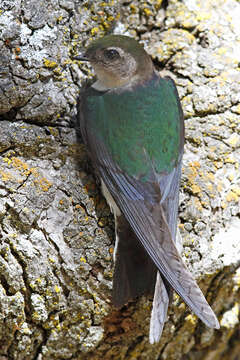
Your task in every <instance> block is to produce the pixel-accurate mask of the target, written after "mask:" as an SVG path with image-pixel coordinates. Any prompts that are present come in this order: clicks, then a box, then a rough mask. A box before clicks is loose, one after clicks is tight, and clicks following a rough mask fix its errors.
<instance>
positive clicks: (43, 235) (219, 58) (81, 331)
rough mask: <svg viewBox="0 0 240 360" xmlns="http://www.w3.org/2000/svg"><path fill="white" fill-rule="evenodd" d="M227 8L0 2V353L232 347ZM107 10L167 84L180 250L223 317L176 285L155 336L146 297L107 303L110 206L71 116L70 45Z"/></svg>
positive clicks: (234, 239)
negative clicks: (180, 155) (178, 169)
mask: <svg viewBox="0 0 240 360" xmlns="http://www.w3.org/2000/svg"><path fill="white" fill-rule="evenodd" d="M119 11H120V19H119V15H118V12H119ZM239 16H240V3H239V1H237V0H211V1H210V0H209V1H204V0H201V1H199V2H196V1H195V0H183V1H177V0H169V1H163V2H162V1H157V0H156V1H151V2H150V1H149V2H146V1H142V0H139V1H131V2H123V3H122V4H121V7H119V6H118V5H117V2H115V1H114V0H113V1H109V2H100V1H98V2H92V1H77V0H75V1H68V0H59V1H57V0H48V1H36V0H31V1H30V0H22V1H20V0H14V1H13V0H3V1H2V2H1V3H0V48H1V53H0V116H1V117H0V155H1V158H0V359H10V360H12V359H19V360H20V359H31V360H32V359H38V360H40V359H42V360H50V359H70V358H71V359H83V360H84V359H96V360H98V359H149V360H151V359H152V360H155V359H168V360H171V359H172V360H178V359H179V360H180V359H181V360H193V359H194V360H197V359H201V360H211V359H214V360H225V359H228V360H237V359H239V352H240V345H239V303H240V290H239V288H240V267H239V265H240V241H239V239H240V210H239V209H240V207H239V205H240V177H239V164H240V134H239V132H240V71H239V70H240V69H239V48H240V40H239V39H240V27H239ZM115 20H117V22H116V27H115V32H116V33H119V32H120V33H126V34H128V35H131V36H135V37H136V38H137V39H139V40H142V42H143V43H144V44H145V47H146V49H147V51H148V52H149V53H150V54H151V55H152V57H153V59H154V62H155V65H156V66H157V68H158V69H159V70H163V69H164V71H168V72H170V74H171V76H172V77H173V78H174V79H175V81H176V83H177V85H178V90H179V93H180V96H181V100H182V104H183V107H184V112H185V118H186V121H185V124H186V149H185V155H184V168H183V176H182V188H181V199H180V213H179V217H180V224H179V226H180V231H181V233H182V237H183V241H184V254H183V255H184V256H185V261H186V262H187V264H188V266H189V268H190V269H191V271H192V272H193V273H194V275H195V276H196V278H197V279H198V280H199V283H200V286H201V288H202V289H203V291H204V293H205V294H206V297H207V299H208V301H209V302H210V303H211V305H212V307H213V309H214V310H215V312H216V313H217V315H218V317H219V319H220V322H221V329H220V330H219V331H213V330H210V329H207V328H206V327H205V326H204V325H203V324H202V323H200V322H199V321H198V320H197V319H196V318H195V317H194V316H193V315H191V314H190V313H189V311H188V309H187V308H186V306H185V305H184V304H183V303H182V302H181V300H180V299H179V298H178V297H177V296H176V297H175V298H174V302H173V305H172V306H171V307H170V309H169V321H168V322H167V323H166V326H165V330H164V333H163V336H162V339H161V341H160V343H159V344H156V345H154V346H151V345H149V343H148V328H149V315H150V309H151V299H146V298H144V297H143V298H141V299H139V300H138V301H135V302H132V303H131V304H129V305H128V306H126V307H125V308H123V309H122V310H120V311H116V310H114V309H113V308H112V306H111V286H112V273H113V262H112V249H113V244H114V239H113V237H114V236H113V235H114V223H113V218H112V215H111V214H110V211H109V208H108V207H107V205H106V203H105V201H104V199H103V198H102V196H101V194H100V190H99V186H98V184H97V183H96V180H95V178H94V176H93V171H92V169H91V166H89V162H88V159H87V157H86V152H85V149H84V146H83V145H82V144H80V143H79V142H77V139H76V134H75V130H74V129H73V127H72V125H71V124H72V120H71V119H72V118H74V116H75V115H76V99H77V96H78V91H79V86H81V83H82V81H83V80H84V78H86V77H88V76H91V70H90V68H87V67H86V65H83V66H82V67H81V70H80V69H79V67H78V64H77V63H76V61H73V60H72V55H74V54H76V53H77V52H78V51H79V49H80V47H81V46H83V45H84V44H86V43H88V42H89V41H90V39H91V38H92V37H96V36H101V35H103V34H104V33H106V32H107V31H109V30H110V29H111V28H112V27H113V24H114V21H115Z"/></svg>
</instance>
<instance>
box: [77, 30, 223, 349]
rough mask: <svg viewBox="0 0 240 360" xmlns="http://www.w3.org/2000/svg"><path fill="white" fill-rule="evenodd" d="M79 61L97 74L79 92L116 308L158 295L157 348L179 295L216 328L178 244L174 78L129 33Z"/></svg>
mask: <svg viewBox="0 0 240 360" xmlns="http://www.w3.org/2000/svg"><path fill="white" fill-rule="evenodd" d="M75 59H77V60H81V61H87V62H89V63H90V64H91V66H92V68H93V70H94V72H95V75H96V81H94V82H93V83H92V84H91V85H88V86H87V87H86V88H84V89H83V90H82V91H81V92H80V97H79V105H78V115H77V128H78V129H79V130H80V133H81V136H82V139H83V142H84V143H85V145H86V148H87V152H88V154H89V157H90V160H91V162H92V164H93V167H94V169H95V172H96V175H97V177H98V178H99V180H100V183H101V190H102V193H103V195H104V196H105V198H106V200H107V203H108V204H109V206H110V208H111V211H112V212H113V214H114V219H115V238H116V239H115V248H114V253H113V258H114V264H115V266H114V275H113V290H112V303H113V305H114V306H115V307H116V308H121V307H123V306H124V305H126V304H128V302H129V301H130V300H134V299H137V298H139V297H140V296H142V295H151V296H153V303H152V311H151V318H150V327H149V342H150V343H151V344H154V343H157V342H159V340H160V338H161V334H162V331H163V327H164V323H165V322H166V320H167V311H168V306H169V304H170V302H171V300H172V293H173V290H174V291H175V292H176V293H177V294H178V295H179V296H180V297H181V298H182V299H183V301H184V302H185V303H186V304H187V305H188V306H189V308H190V309H191V310H192V311H193V312H194V313H195V314H196V315H197V316H198V317H199V318H200V319H201V320H202V321H203V322H204V323H205V324H206V325H207V326H208V327H210V328H216V329H218V328H219V322H218V320H217V317H216V315H215V314H214V312H213V310H212V309H211V307H210V305H209V304H208V303H207V301H206V299H205V297H204V295H203V293H202V291H201V290H200V288H199V287H198V285H197V283H196V281H195V279H194V278H193V276H192V275H191V273H190V272H189V270H188V269H187V267H186V265H185V263H184V262H183V260H182V257H181V254H180V249H179V246H178V241H177V239H178V237H177V221H178V206H179V187H180V178H181V168H182V157H183V149H184V116H183V111H182V107H181V103H180V99H179V95H178V92H177V88H176V86H175V83H174V81H173V80H172V79H171V78H170V77H162V76H160V75H159V73H158V72H157V70H156V69H155V67H154V64H153V61H152V59H151V57H150V56H149V55H148V53H147V52H146V51H145V50H144V47H143V46H142V45H141V44H140V43H139V42H138V41H136V40H135V39H134V38H131V37H128V36H125V35H113V34H111V35H106V36H104V37H102V38H99V39H97V40H94V41H92V42H91V43H90V45H89V46H88V47H86V49H85V50H84V52H82V53H79V54H78V55H77V56H76V57H75Z"/></svg>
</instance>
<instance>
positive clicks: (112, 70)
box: [76, 35, 154, 89]
mask: <svg viewBox="0 0 240 360" xmlns="http://www.w3.org/2000/svg"><path fill="white" fill-rule="evenodd" d="M76 59H78V60H85V61H89V62H90V63H91V65H92V67H93V69H94V71H95V73H96V76H97V79H98V83H99V86H100V87H102V88H108V89H109V88H117V87H122V86H125V85H128V84H130V85H134V84H138V83H141V82H144V81H146V80H148V79H150V78H151V77H152V75H153V71H154V68H153V63H152V60H151V58H150V56H149V55H148V54H147V53H146V51H145V50H144V49H143V47H142V45H140V44H139V43H138V42H137V41H136V40H134V39H133V38H130V37H128V36H123V35H108V36H105V37H103V38H100V39H98V40H95V41H93V42H92V43H91V44H90V45H89V46H88V48H87V49H86V51H85V53H84V54H81V55H80V56H77V57H76Z"/></svg>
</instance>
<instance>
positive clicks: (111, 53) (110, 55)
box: [104, 49, 120, 60]
mask: <svg viewBox="0 0 240 360" xmlns="http://www.w3.org/2000/svg"><path fill="white" fill-rule="evenodd" d="M104 56H105V58H107V59H108V60H114V59H116V58H119V57H120V55H119V52H118V51H117V50H115V49H106V50H104Z"/></svg>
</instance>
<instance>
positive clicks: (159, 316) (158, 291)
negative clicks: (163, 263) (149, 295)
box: [149, 271, 172, 344]
mask: <svg viewBox="0 0 240 360" xmlns="http://www.w3.org/2000/svg"><path fill="white" fill-rule="evenodd" d="M169 290H170V289H169ZM170 291H171V290H170ZM171 292H172V291H171ZM168 304H169V295H168V291H167V289H166V287H165V285H164V281H163V280H162V278H161V275H160V273H159V271H158V272H157V281H156V286H155V292H154V298H153V304H152V313H151V320H150V330H149V342H150V344H154V343H155V342H158V341H159V340H160V337H161V335H162V331H163V327H164V323H165V321H166V318H167V311H168Z"/></svg>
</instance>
